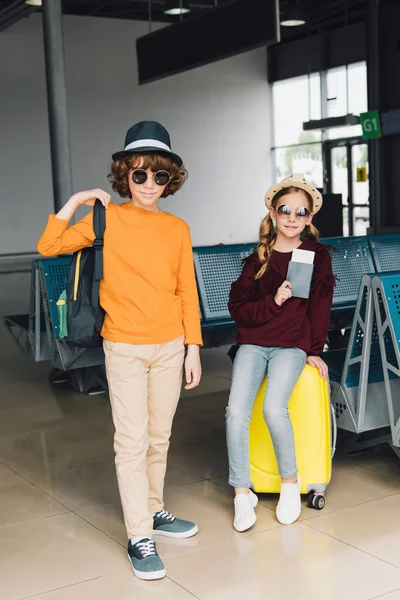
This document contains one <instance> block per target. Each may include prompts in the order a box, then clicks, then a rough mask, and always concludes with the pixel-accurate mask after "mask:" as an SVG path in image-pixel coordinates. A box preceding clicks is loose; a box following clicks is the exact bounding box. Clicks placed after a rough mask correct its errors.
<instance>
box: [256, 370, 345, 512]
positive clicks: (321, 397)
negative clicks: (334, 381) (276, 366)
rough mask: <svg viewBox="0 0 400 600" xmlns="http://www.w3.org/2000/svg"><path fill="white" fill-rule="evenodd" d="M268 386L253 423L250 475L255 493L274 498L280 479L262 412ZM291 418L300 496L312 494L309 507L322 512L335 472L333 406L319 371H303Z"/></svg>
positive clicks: (291, 404) (260, 394)
mask: <svg viewBox="0 0 400 600" xmlns="http://www.w3.org/2000/svg"><path fill="white" fill-rule="evenodd" d="M266 385H267V379H266V380H265V381H264V383H263V384H262V386H261V388H260V390H259V392H258V394H257V398H256V400H255V403H254V409H253V415H252V418H251V422H250V475H251V481H252V483H253V487H254V491H256V492H266V493H271V494H274V493H279V491H280V487H281V478H280V475H279V472H278V465H277V462H276V458H275V453H274V448H273V445H272V441H271V437H270V434H269V431H268V427H267V425H266V423H265V421H264V416H263V411H262V407H263V402H264V396H265V390H266ZM289 414H290V418H291V421H292V425H293V431H294V439H295V448H296V457H297V466H298V469H299V475H300V477H301V484H302V485H301V493H302V494H310V495H309V506H310V507H314V508H316V509H319V510H320V509H322V508H323V507H324V505H325V501H324V496H323V495H324V491H325V489H326V487H327V485H328V483H329V481H330V479H331V471H332V440H331V404H330V396H329V384H328V381H326V380H324V379H323V378H322V377H320V375H319V373H318V370H317V369H316V368H313V367H310V366H309V365H306V366H305V367H304V370H303V372H302V374H301V376H300V378H299V380H298V382H297V384H296V387H295V388H294V390H293V393H292V396H291V398H290V401H289ZM335 424H336V423H335ZM313 492H315V494H314V493H313Z"/></svg>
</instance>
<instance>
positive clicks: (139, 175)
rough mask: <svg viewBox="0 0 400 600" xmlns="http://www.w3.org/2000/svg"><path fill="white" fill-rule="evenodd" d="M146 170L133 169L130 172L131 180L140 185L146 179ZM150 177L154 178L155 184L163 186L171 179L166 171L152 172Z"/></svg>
mask: <svg viewBox="0 0 400 600" xmlns="http://www.w3.org/2000/svg"><path fill="white" fill-rule="evenodd" d="M147 177H148V175H147V172H146V171H145V170H144V169H135V170H134V171H133V173H132V181H133V183H136V184H137V185H142V184H143V183H145V181H147ZM151 177H152V178H153V179H154V181H155V183H156V184H157V185H161V186H165V185H168V184H169V182H170V181H171V175H170V174H169V173H168V171H157V173H152V174H151Z"/></svg>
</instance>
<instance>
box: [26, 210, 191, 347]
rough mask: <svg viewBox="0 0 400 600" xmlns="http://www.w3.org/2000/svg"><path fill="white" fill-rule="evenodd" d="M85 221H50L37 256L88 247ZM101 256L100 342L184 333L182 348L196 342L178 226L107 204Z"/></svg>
mask: <svg viewBox="0 0 400 600" xmlns="http://www.w3.org/2000/svg"><path fill="white" fill-rule="evenodd" d="M92 220H93V216H92V213H89V214H88V215H87V216H86V217H84V218H83V219H82V220H81V221H80V222H79V223H77V224H76V225H73V226H71V227H68V228H67V226H68V222H67V221H64V220H61V219H57V218H55V215H50V217H49V220H48V223H47V226H46V229H45V230H44V232H43V234H42V236H41V238H40V240H39V243H38V247H37V249H38V252H40V254H43V255H45V256H55V255H57V254H64V253H68V252H75V251H76V250H80V249H81V248H84V247H86V246H90V245H91V244H92V243H93V240H94V232H93V226H92ZM103 256H104V279H103V280H102V282H101V285H100V303H101V305H102V307H103V308H104V310H105V312H106V317H105V321H104V326H103V330H102V336H103V337H104V338H105V339H107V340H109V341H110V342H125V343H128V344H162V343H164V342H168V341H171V340H173V339H175V338H178V337H180V336H181V335H185V343H186V344H199V345H201V344H202V337H201V328H200V314H199V300H198V295H197V288H196V281H195V275H194V265H193V252H192V244H191V239H190V230H189V227H188V225H187V224H186V223H185V222H184V221H182V220H181V219H179V218H178V217H175V216H173V215H171V214H169V213H167V212H160V213H153V212H149V211H146V210H143V209H140V208H137V207H135V206H134V205H133V204H131V203H130V202H125V203H123V204H119V205H117V204H112V203H111V204H110V205H109V208H108V210H107V212H106V232H105V235H104V253H103Z"/></svg>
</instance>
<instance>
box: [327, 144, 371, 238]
mask: <svg viewBox="0 0 400 600" xmlns="http://www.w3.org/2000/svg"><path fill="white" fill-rule="evenodd" d="M324 145H325V151H324V159H325V173H326V178H325V187H326V191H327V192H328V193H330V194H341V196H342V214H343V235H344V236H348V235H366V233H367V229H368V227H369V186H368V145H367V144H365V143H362V142H360V141H359V140H341V141H340V142H333V141H332V142H324Z"/></svg>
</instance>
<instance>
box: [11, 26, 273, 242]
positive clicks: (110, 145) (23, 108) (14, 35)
mask: <svg viewBox="0 0 400 600" xmlns="http://www.w3.org/2000/svg"><path fill="white" fill-rule="evenodd" d="M64 27H65V30H64V37H65V52H66V66H67V86H68V108H69V115H70V117H69V118H70V137H71V149H72V170H73V185H74V190H75V191H78V190H81V189H90V188H92V187H104V188H105V189H107V190H109V184H108V182H107V179H106V175H107V170H108V168H109V165H110V160H111V153H112V152H114V151H116V150H119V149H122V147H123V142H124V137H125V133H126V130H127V129H128V128H129V127H130V126H131V125H132V124H133V123H135V122H137V121H140V120H146V119H149V120H150V119H151V120H158V121H160V122H162V123H163V124H164V125H165V126H166V127H167V128H168V129H169V131H170V133H171V137H172V146H173V149H175V150H176V152H177V153H178V154H180V155H181V156H182V157H183V158H184V160H185V163H186V166H187V168H188V170H189V173H190V176H189V180H188V182H187V183H186V184H185V187H184V188H183V189H182V190H181V191H180V192H179V193H178V194H177V196H174V197H172V198H169V199H167V201H166V202H165V203H163V207H164V208H165V209H166V210H169V211H170V212H173V213H175V214H178V215H179V216H181V217H183V218H184V219H186V220H187V222H188V223H189V225H190V226H191V228H192V236H193V243H194V244H195V245H206V244H217V243H219V242H224V243H234V242H245V241H252V240H255V239H256V238H257V231H258V226H259V222H260V220H261V218H262V217H263V215H264V213H265V210H264V204H263V195H264V192H265V190H266V189H267V187H268V185H269V184H270V183H271V181H270V172H271V169H270V161H271V159H270V152H269V148H270V112H269V111H270V97H269V88H268V84H267V77H266V51H265V49H260V50H255V51H252V52H248V53H245V54H242V55H240V56H237V57H234V58H231V59H227V60H224V61H220V62H218V63H215V64H212V65H208V66H206V67H201V68H199V69H195V70H193V71H189V72H187V73H183V74H180V75H176V76H173V77H169V78H167V79H164V80H161V81H159V82H155V83H152V84H147V85H144V86H141V87H139V86H138V84H137V68H136V55H135V39H136V37H138V36H140V35H143V34H145V33H147V31H148V26H147V24H146V23H140V22H135V21H120V20H111V19H100V18H97V19H96V18H81V17H68V16H67V17H65V22H64ZM0 57H1V59H0V82H1V83H0V86H1V93H0V115H1V136H0V156H1V160H0V207H1V219H0V254H9V253H14V252H15V253H16V252H30V251H32V250H34V248H35V245H36V241H37V239H38V237H39V235H40V233H41V230H42V229H43V226H44V223H45V221H46V216H47V214H48V213H50V212H52V211H53V202H52V185H51V170H50V150H49V133H48V121H47V105H46V91H45V72H44V56H43V44H42V30H41V17H40V15H38V14H35V15H33V16H31V17H30V18H29V19H25V20H23V21H21V22H20V23H18V24H16V25H14V26H13V27H11V28H10V29H8V30H6V31H4V32H1V33H0ZM66 200H67V199H66ZM116 201H119V198H116ZM82 214H84V213H82ZM78 216H79V215H78Z"/></svg>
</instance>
